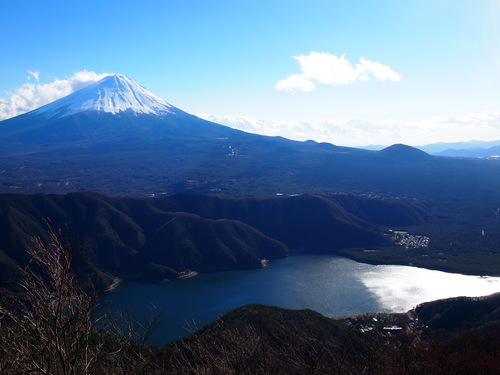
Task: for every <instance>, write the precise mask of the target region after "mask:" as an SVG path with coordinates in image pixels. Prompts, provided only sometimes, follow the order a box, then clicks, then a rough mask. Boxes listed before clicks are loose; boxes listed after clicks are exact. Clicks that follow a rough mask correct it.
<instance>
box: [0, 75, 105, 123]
mask: <svg viewBox="0 0 500 375" xmlns="http://www.w3.org/2000/svg"><path fill="white" fill-rule="evenodd" d="M28 74H29V76H28V77H27V79H28V81H31V78H33V79H34V80H35V83H32V82H26V83H24V84H23V85H21V86H20V87H18V88H17V89H15V90H14V91H13V92H8V93H7V96H6V97H3V98H0V120H5V119H8V118H10V117H14V116H17V115H20V114H22V113H25V112H29V111H31V110H33V109H36V108H38V107H41V106H42V105H45V104H48V103H51V102H53V101H54V100H57V99H59V98H62V97H64V96H66V95H69V94H71V93H72V92H74V91H76V90H79V89H81V88H82V87H85V86H87V85H89V84H91V83H94V82H97V81H99V80H100V79H102V78H104V77H106V76H108V75H109V74H108V73H103V74H97V73H95V72H92V71H87V70H83V71H81V72H77V73H75V74H73V75H72V76H71V77H67V78H65V79H58V78H56V79H54V80H53V81H52V82H49V83H41V82H40V81H39V76H40V75H39V72H37V71H31V70H29V71H28Z"/></svg>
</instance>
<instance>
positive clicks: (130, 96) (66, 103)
mask: <svg viewBox="0 0 500 375" xmlns="http://www.w3.org/2000/svg"><path fill="white" fill-rule="evenodd" d="M176 110H177V109H176V108H175V107H174V106H172V105H171V104H169V103H167V102H166V101H165V100H163V99H162V98H160V97H159V96H157V95H155V94H153V93H152V92H151V91H149V90H147V89H145V88H144V87H142V86H141V85H139V84H138V83H136V82H134V81H132V80H131V79H130V78H128V77H126V76H124V75H122V74H114V75H110V76H107V77H105V78H103V79H101V80H100V81H98V82H96V83H93V84H91V85H89V86H86V87H84V88H82V89H80V90H78V91H75V92H74V93H72V94H70V95H68V96H65V97H64V98H61V99H59V100H56V101H54V102H52V103H50V104H47V105H45V106H43V107H40V108H38V109H36V110H34V111H33V112H32V114H42V115H44V116H45V117H46V118H62V117H66V116H69V115H73V114H76V113H80V112H84V111H97V112H108V113H112V114H118V113H119V112H124V111H132V112H133V113H134V114H154V115H163V114H168V113H175V112H176Z"/></svg>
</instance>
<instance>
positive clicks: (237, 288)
mask: <svg viewBox="0 0 500 375" xmlns="http://www.w3.org/2000/svg"><path fill="white" fill-rule="evenodd" d="M436 278H437V279H436ZM470 278H473V279H470ZM429 280H434V281H432V283H431V285H429V284H428V281H429ZM447 280H449V282H448V281H447ZM457 280H464V282H465V283H466V284H467V285H471V284H474V283H476V282H477V283H478V284H477V287H475V289H474V291H472V292H468V294H467V295H471V294H472V295H483V294H490V293H493V292H495V291H500V289H499V286H500V280H499V279H498V278H491V279H484V278H482V279H480V278H476V277H474V276H464V275H457V274H447V273H444V272H438V271H429V270H424V269H418V268H414V267H405V266H373V265H368V264H362V263H358V262H355V261H352V260H350V259H346V258H342V257H337V256H312V255H309V256H291V257H288V258H284V259H280V260H275V261H272V262H270V263H269V267H267V268H261V269H257V270H250V271H231V272H217V273H208V274H200V275H198V276H197V277H194V278H190V279H184V280H175V281H172V282H168V283H164V284H146V283H140V282H132V281H125V282H122V283H121V284H120V286H119V287H118V288H117V289H116V290H115V291H113V292H111V293H107V294H106V295H105V299H107V300H108V301H111V306H112V307H113V308H115V309H122V310H127V311H130V312H131V313H133V314H134V315H135V317H136V318H137V319H139V320H140V319H145V318H146V317H147V316H148V315H149V309H148V306H150V305H151V304H155V305H157V306H160V308H161V309H162V310H163V311H164V315H163V323H162V324H161V326H160V327H159V329H158V330H157V331H156V333H155V334H154V335H153V337H152V338H151V342H152V343H154V344H165V343H167V342H170V341H172V340H175V339H177V338H179V337H182V336H185V335H186V334H188V333H189V329H192V328H196V327H198V328H199V327H201V326H202V325H204V324H206V323H208V322H210V321H212V320H214V319H216V318H217V317H218V316H220V315H221V314H223V313H225V312H227V311H230V310H232V309H234V308H236V307H239V306H243V305H246V304H250V303H261V304H266V305H274V306H280V307H285V308H290V309H305V308H308V309H313V310H316V311H318V312H320V313H322V314H323V315H326V316H338V315H350V314H360V313H366V312H384V311H385V312H387V311H398V310H399V311H406V310H408V309H410V308H412V307H413V306H414V305H415V304H417V303H420V302H424V301H426V300H432V299H437V298H445V297H448V296H450V297H451V296H454V295H461V294H460V290H458V291H457V290H453V288H454V287H457V285H459V284H460V282H458V281H457ZM436 283H439V284H442V285H444V289H443V290H442V291H440V292H442V293H440V294H438V295H436V297H435V298H433V297H434V295H433V294H432V293H435V292H436V291H437V289H436ZM491 290H492V291H491ZM463 295H466V294H463Z"/></svg>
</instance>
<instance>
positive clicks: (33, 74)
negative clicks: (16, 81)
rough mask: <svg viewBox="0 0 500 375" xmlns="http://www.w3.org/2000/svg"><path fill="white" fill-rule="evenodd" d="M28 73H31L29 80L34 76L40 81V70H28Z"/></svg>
mask: <svg viewBox="0 0 500 375" xmlns="http://www.w3.org/2000/svg"><path fill="white" fill-rule="evenodd" d="M28 73H29V75H30V76H29V77H28V80H30V79H31V77H33V78H34V79H35V81H37V82H38V81H40V73H39V72H32V71H31V70H28Z"/></svg>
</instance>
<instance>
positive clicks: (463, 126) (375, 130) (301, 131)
mask: <svg viewBox="0 0 500 375" xmlns="http://www.w3.org/2000/svg"><path fill="white" fill-rule="evenodd" d="M198 116H200V117H203V118H205V119H207V120H210V121H213V122H217V123H220V124H223V125H226V126H229V127H232V128H235V129H239V130H243V131H246V132H250V133H257V134H262V135H270V136H282V137H286V138H290V139H294V140H298V141H305V140H308V139H313V140H315V141H317V142H328V143H333V144H336V145H341V146H367V145H390V144H394V143H405V144H408V145H414V146H416V145H425V144H431V143H437V142H463V141H469V140H483V141H487V140H498V139H499V138H500V137H499V134H500V112H483V113H476V114H468V115H464V116H456V117H453V116H443V117H434V118H431V119H428V120H425V121H418V122H376V121H369V120H362V119H350V120H321V121H299V120H297V121H278V120H270V119H263V118H255V117H248V116H221V115H214V114H205V115H198Z"/></svg>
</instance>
